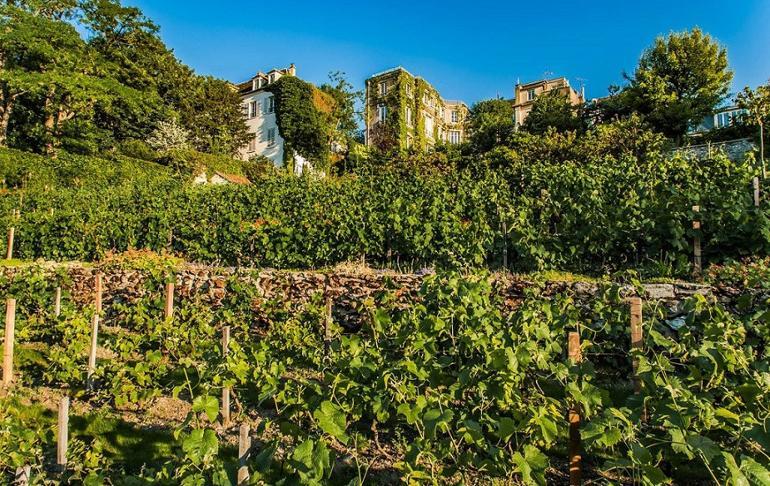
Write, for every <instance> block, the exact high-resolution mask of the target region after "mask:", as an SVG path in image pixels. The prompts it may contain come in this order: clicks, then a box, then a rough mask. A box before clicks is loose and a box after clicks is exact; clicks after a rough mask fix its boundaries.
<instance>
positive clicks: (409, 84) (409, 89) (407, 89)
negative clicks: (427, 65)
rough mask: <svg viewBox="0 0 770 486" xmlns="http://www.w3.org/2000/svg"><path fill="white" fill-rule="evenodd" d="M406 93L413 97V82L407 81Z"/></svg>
mask: <svg viewBox="0 0 770 486" xmlns="http://www.w3.org/2000/svg"><path fill="white" fill-rule="evenodd" d="M406 95H407V96H408V97H410V98H411V97H412V83H410V82H409V81H407V82H406Z"/></svg>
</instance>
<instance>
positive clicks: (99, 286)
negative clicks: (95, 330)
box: [94, 272, 104, 314]
mask: <svg viewBox="0 0 770 486" xmlns="http://www.w3.org/2000/svg"><path fill="white" fill-rule="evenodd" d="M95 286H96V292H95V293H96V296H95V298H94V302H95V304H96V312H97V313H98V314H101V312H102V292H103V290H104V289H103V287H104V286H103V283H102V272H98V273H97V274H96V285H95Z"/></svg>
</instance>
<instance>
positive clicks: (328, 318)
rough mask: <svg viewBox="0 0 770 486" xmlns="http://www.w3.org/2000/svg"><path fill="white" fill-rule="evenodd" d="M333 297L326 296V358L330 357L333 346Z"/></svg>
mask: <svg viewBox="0 0 770 486" xmlns="http://www.w3.org/2000/svg"><path fill="white" fill-rule="evenodd" d="M331 323H332V298H331V297H329V296H327V297H326V312H325V313H324V359H328V358H329V349H330V348H331Z"/></svg>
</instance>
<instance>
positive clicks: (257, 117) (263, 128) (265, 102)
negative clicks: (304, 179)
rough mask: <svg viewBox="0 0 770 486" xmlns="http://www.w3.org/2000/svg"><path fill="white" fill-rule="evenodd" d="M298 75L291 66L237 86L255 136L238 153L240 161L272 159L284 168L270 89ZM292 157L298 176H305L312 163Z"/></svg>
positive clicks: (279, 134)
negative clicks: (284, 79) (282, 79)
mask: <svg viewBox="0 0 770 486" xmlns="http://www.w3.org/2000/svg"><path fill="white" fill-rule="evenodd" d="M296 75H297V70H296V67H295V66H294V64H292V65H290V66H289V67H288V68H285V69H273V70H271V71H268V72H267V73H263V72H261V71H260V72H259V73H257V74H256V75H255V76H254V77H253V78H251V79H249V80H248V81H245V82H243V83H240V84H238V85H237V86H236V88H237V90H238V93H239V94H240V95H241V107H242V109H243V115H244V117H245V119H246V126H247V127H248V130H249V133H250V134H251V136H252V137H251V139H250V140H249V142H248V144H247V145H246V146H244V147H242V148H241V149H240V150H239V152H238V156H239V158H240V159H241V160H249V159H251V158H252V157H256V156H263V157H267V158H268V159H270V160H272V161H273V163H274V164H275V165H276V166H277V167H281V166H283V164H284V161H285V160H286V158H285V156H286V154H285V153H284V149H285V142H284V139H283V138H282V137H281V133H280V131H279V130H278V121H277V119H276V114H275V97H274V96H273V94H272V93H271V92H270V91H269V90H268V89H267V88H268V86H270V85H271V84H273V83H275V82H276V81H278V80H279V79H281V78H282V77H283V76H296ZM292 156H293V157H294V172H295V173H297V174H302V172H304V171H305V170H307V169H308V168H309V167H310V163H309V162H308V161H307V160H305V159H304V158H302V157H301V156H299V155H298V154H292Z"/></svg>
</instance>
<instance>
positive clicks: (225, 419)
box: [222, 326, 230, 428]
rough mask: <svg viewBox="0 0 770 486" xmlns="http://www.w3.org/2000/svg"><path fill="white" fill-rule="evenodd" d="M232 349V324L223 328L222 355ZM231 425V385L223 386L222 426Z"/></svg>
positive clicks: (225, 354)
mask: <svg viewBox="0 0 770 486" xmlns="http://www.w3.org/2000/svg"><path fill="white" fill-rule="evenodd" d="M229 350H230V326H225V327H224V328H222V356H225V357H227V354H228V352H229ZM229 426H230V387H229V386H225V387H223V388H222V427H225V428H227V427H229Z"/></svg>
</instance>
